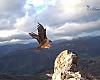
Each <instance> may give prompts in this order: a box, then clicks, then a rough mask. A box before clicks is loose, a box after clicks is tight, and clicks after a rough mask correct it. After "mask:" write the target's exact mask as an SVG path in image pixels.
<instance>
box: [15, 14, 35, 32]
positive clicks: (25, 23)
mask: <svg viewBox="0 0 100 80" xmlns="http://www.w3.org/2000/svg"><path fill="white" fill-rule="evenodd" d="M14 26H15V27H16V29H17V30H19V31H24V32H31V31H35V30H36V29H35V28H36V27H37V22H36V21H35V19H34V17H33V16H24V17H22V18H19V19H18V20H17V22H16V24H15V25H14Z"/></svg>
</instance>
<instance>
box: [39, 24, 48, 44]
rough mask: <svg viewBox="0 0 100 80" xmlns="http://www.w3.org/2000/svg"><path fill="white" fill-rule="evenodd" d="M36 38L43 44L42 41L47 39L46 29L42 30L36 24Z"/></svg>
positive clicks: (40, 26) (42, 28)
mask: <svg viewBox="0 0 100 80" xmlns="http://www.w3.org/2000/svg"><path fill="white" fill-rule="evenodd" d="M37 29H38V36H39V38H40V41H41V42H43V41H44V39H47V36H46V29H44V27H43V26H42V25H41V24H40V23H38V28H37Z"/></svg>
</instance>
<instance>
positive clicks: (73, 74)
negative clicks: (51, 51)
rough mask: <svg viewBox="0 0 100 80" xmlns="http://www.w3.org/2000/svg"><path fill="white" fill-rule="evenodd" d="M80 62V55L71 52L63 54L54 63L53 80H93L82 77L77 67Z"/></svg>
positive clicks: (67, 51) (66, 51)
mask: <svg viewBox="0 0 100 80" xmlns="http://www.w3.org/2000/svg"><path fill="white" fill-rule="evenodd" d="M78 60H79V57H78V55H77V54H75V53H73V52H71V51H69V50H65V51H63V52H61V53H60V54H59V55H58V56H57V58H56V60H55V63H54V73H53V76H52V80H91V79H87V78H83V77H82V75H81V72H80V71H79V69H78V65H77V62H78Z"/></svg>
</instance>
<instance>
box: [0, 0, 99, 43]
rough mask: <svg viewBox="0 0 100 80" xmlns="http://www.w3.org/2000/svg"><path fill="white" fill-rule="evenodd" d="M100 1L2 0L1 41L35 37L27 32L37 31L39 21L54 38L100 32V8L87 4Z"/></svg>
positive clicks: (0, 8)
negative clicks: (88, 6)
mask: <svg viewBox="0 0 100 80" xmlns="http://www.w3.org/2000/svg"><path fill="white" fill-rule="evenodd" d="M11 3H13V4H11ZM10 4H11V5H10ZM99 4H100V1H99V0H0V12H1V13H0V41H2V42H3V41H17V40H29V39H31V37H29V35H27V34H28V32H35V33H36V31H37V21H39V22H40V23H41V24H42V25H43V26H44V27H45V28H46V29H47V35H48V37H49V38H51V39H53V40H55V39H61V38H63V39H72V38H74V37H79V36H85V35H89V36H90V35H93V34H94V35H96V34H97V33H99V31H100V28H99V25H100V11H99V10H98V11H92V10H88V9H87V7H86V6H87V5H90V6H94V7H97V8H100V5H99ZM14 31H15V32H14ZM5 32H6V34H5Z"/></svg>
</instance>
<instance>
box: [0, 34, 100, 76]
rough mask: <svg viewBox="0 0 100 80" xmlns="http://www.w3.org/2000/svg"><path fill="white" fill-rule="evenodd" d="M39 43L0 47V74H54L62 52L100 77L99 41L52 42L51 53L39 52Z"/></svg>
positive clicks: (89, 39) (91, 39) (85, 39)
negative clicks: (75, 56)
mask: <svg viewBox="0 0 100 80" xmlns="http://www.w3.org/2000/svg"><path fill="white" fill-rule="evenodd" d="M36 46H37V44H36V43H29V44H7V45H1V46H0V74H9V75H33V74H38V73H41V72H44V71H47V70H52V69H53V65H54V61H55V58H56V57H57V55H58V54H59V53H60V52H61V51H63V50H66V49H67V50H70V51H72V52H75V53H77V54H78V55H79V56H80V59H81V60H80V62H81V64H82V65H83V64H85V63H89V65H85V67H86V68H87V66H88V67H89V69H88V71H90V72H91V73H93V74H94V75H96V76H100V65H98V64H100V51H99V50H100V37H99V36H97V37H80V38H77V39H73V40H57V41H53V43H52V46H51V48H50V49H40V50H37V49H36Z"/></svg>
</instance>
